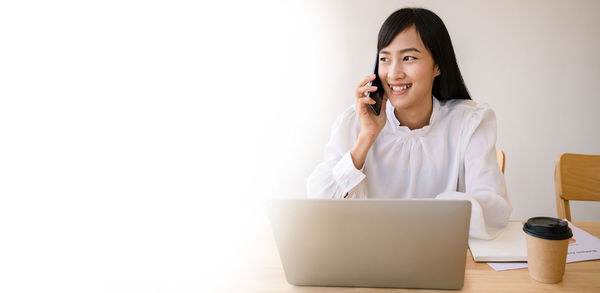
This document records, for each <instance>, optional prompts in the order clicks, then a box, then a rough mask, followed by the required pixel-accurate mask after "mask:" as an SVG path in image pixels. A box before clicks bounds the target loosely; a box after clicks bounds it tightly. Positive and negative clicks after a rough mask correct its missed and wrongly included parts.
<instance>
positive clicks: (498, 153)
mask: <svg viewBox="0 0 600 293" xmlns="http://www.w3.org/2000/svg"><path fill="white" fill-rule="evenodd" d="M505 158H506V156H505V155H504V152H503V151H501V150H498V149H497V150H496V161H497V162H498V166H499V167H500V170H502V173H504V161H505Z"/></svg>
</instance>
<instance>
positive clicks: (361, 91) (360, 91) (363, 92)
mask: <svg viewBox="0 0 600 293" xmlns="http://www.w3.org/2000/svg"><path fill="white" fill-rule="evenodd" d="M376 90H377V87H376V86H370V85H365V86H362V87H359V88H357V89H356V96H357V97H366V96H367V94H368V93H369V92H374V91H376Z"/></svg>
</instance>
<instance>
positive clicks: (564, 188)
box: [554, 154, 600, 221]
mask: <svg viewBox="0 0 600 293" xmlns="http://www.w3.org/2000/svg"><path fill="white" fill-rule="evenodd" d="M554 186H555V189H556V209H557V211H558V217H559V218H560V219H567V220H569V221H571V209H570V207H569V200H586V201H600V155H580V154H560V155H559V156H558V159H557V160H556V168H555V169H554Z"/></svg>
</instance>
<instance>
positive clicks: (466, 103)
mask: <svg viewBox="0 0 600 293" xmlns="http://www.w3.org/2000/svg"><path fill="white" fill-rule="evenodd" d="M377 49H378V64H377V75H375V74H373V75H370V76H367V77H365V78H364V79H363V80H362V81H361V82H360V83H359V84H358V86H357V88H356V104H355V105H353V106H351V107H349V108H348V109H347V110H346V111H344V112H343V113H342V114H341V115H340V116H339V117H338V119H337V120H336V122H335V124H334V126H333V130H332V136H331V138H330V140H329V143H328V144H327V146H326V149H325V160H324V162H322V163H321V164H319V165H318V166H317V168H316V169H315V170H314V171H313V173H312V174H311V175H310V177H309V178H308V186H307V187H308V196H309V197H314V198H340V199H342V198H440V199H441V198H446V199H466V200H469V201H471V203H472V215H471V226H470V229H471V230H470V235H471V236H472V237H476V238H483V239H491V238H494V237H495V236H496V235H497V234H498V233H499V232H500V231H501V230H502V229H503V228H504V227H505V226H506V224H507V223H508V219H509V216H510V213H511V210H512V208H511V205H510V202H509V200H508V197H507V195H506V184H505V180H504V176H503V174H502V172H501V170H500V169H499V167H498V165H497V164H496V118H495V115H494V112H493V111H492V110H491V109H490V108H489V107H488V106H487V105H484V104H478V103H476V102H474V101H472V100H471V98H470V96H469V93H468V91H467V88H466V86H465V84H464V82H463V79H462V76H461V74H460V70H459V69H458V66H457V63H456V57H455V54H454V49H453V48H452V43H451V41H450V36H449V34H448V31H447V29H446V27H445V26H444V23H443V22H442V20H441V19H440V18H439V17H438V16H437V15H436V14H434V13H433V12H431V11H429V10H426V9H422V8H404V9H400V10H398V11H396V12H394V13H393V14H392V15H390V16H389V17H388V19H387V20H386V21H385V22H384V24H383V25H382V27H381V30H380V32H379V39H378V45H377ZM376 78H378V79H379V81H380V84H381V85H382V87H383V92H384V94H383V101H382V108H381V114H379V115H376V114H374V113H373V112H372V111H371V108H370V107H369V105H372V104H375V100H373V99H371V98H370V97H369V96H368V93H369V92H375V91H377V90H381V89H378V88H377V87H376V86H372V85H371V82H373V81H374V80H375V79H376Z"/></svg>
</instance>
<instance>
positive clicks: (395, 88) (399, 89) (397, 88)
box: [392, 83, 412, 92]
mask: <svg viewBox="0 0 600 293" xmlns="http://www.w3.org/2000/svg"><path fill="white" fill-rule="evenodd" d="M410 87H412V83H410V84H407V85H403V86H393V87H392V90H393V91H395V92H399V91H403V90H405V89H408V88H410Z"/></svg>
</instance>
